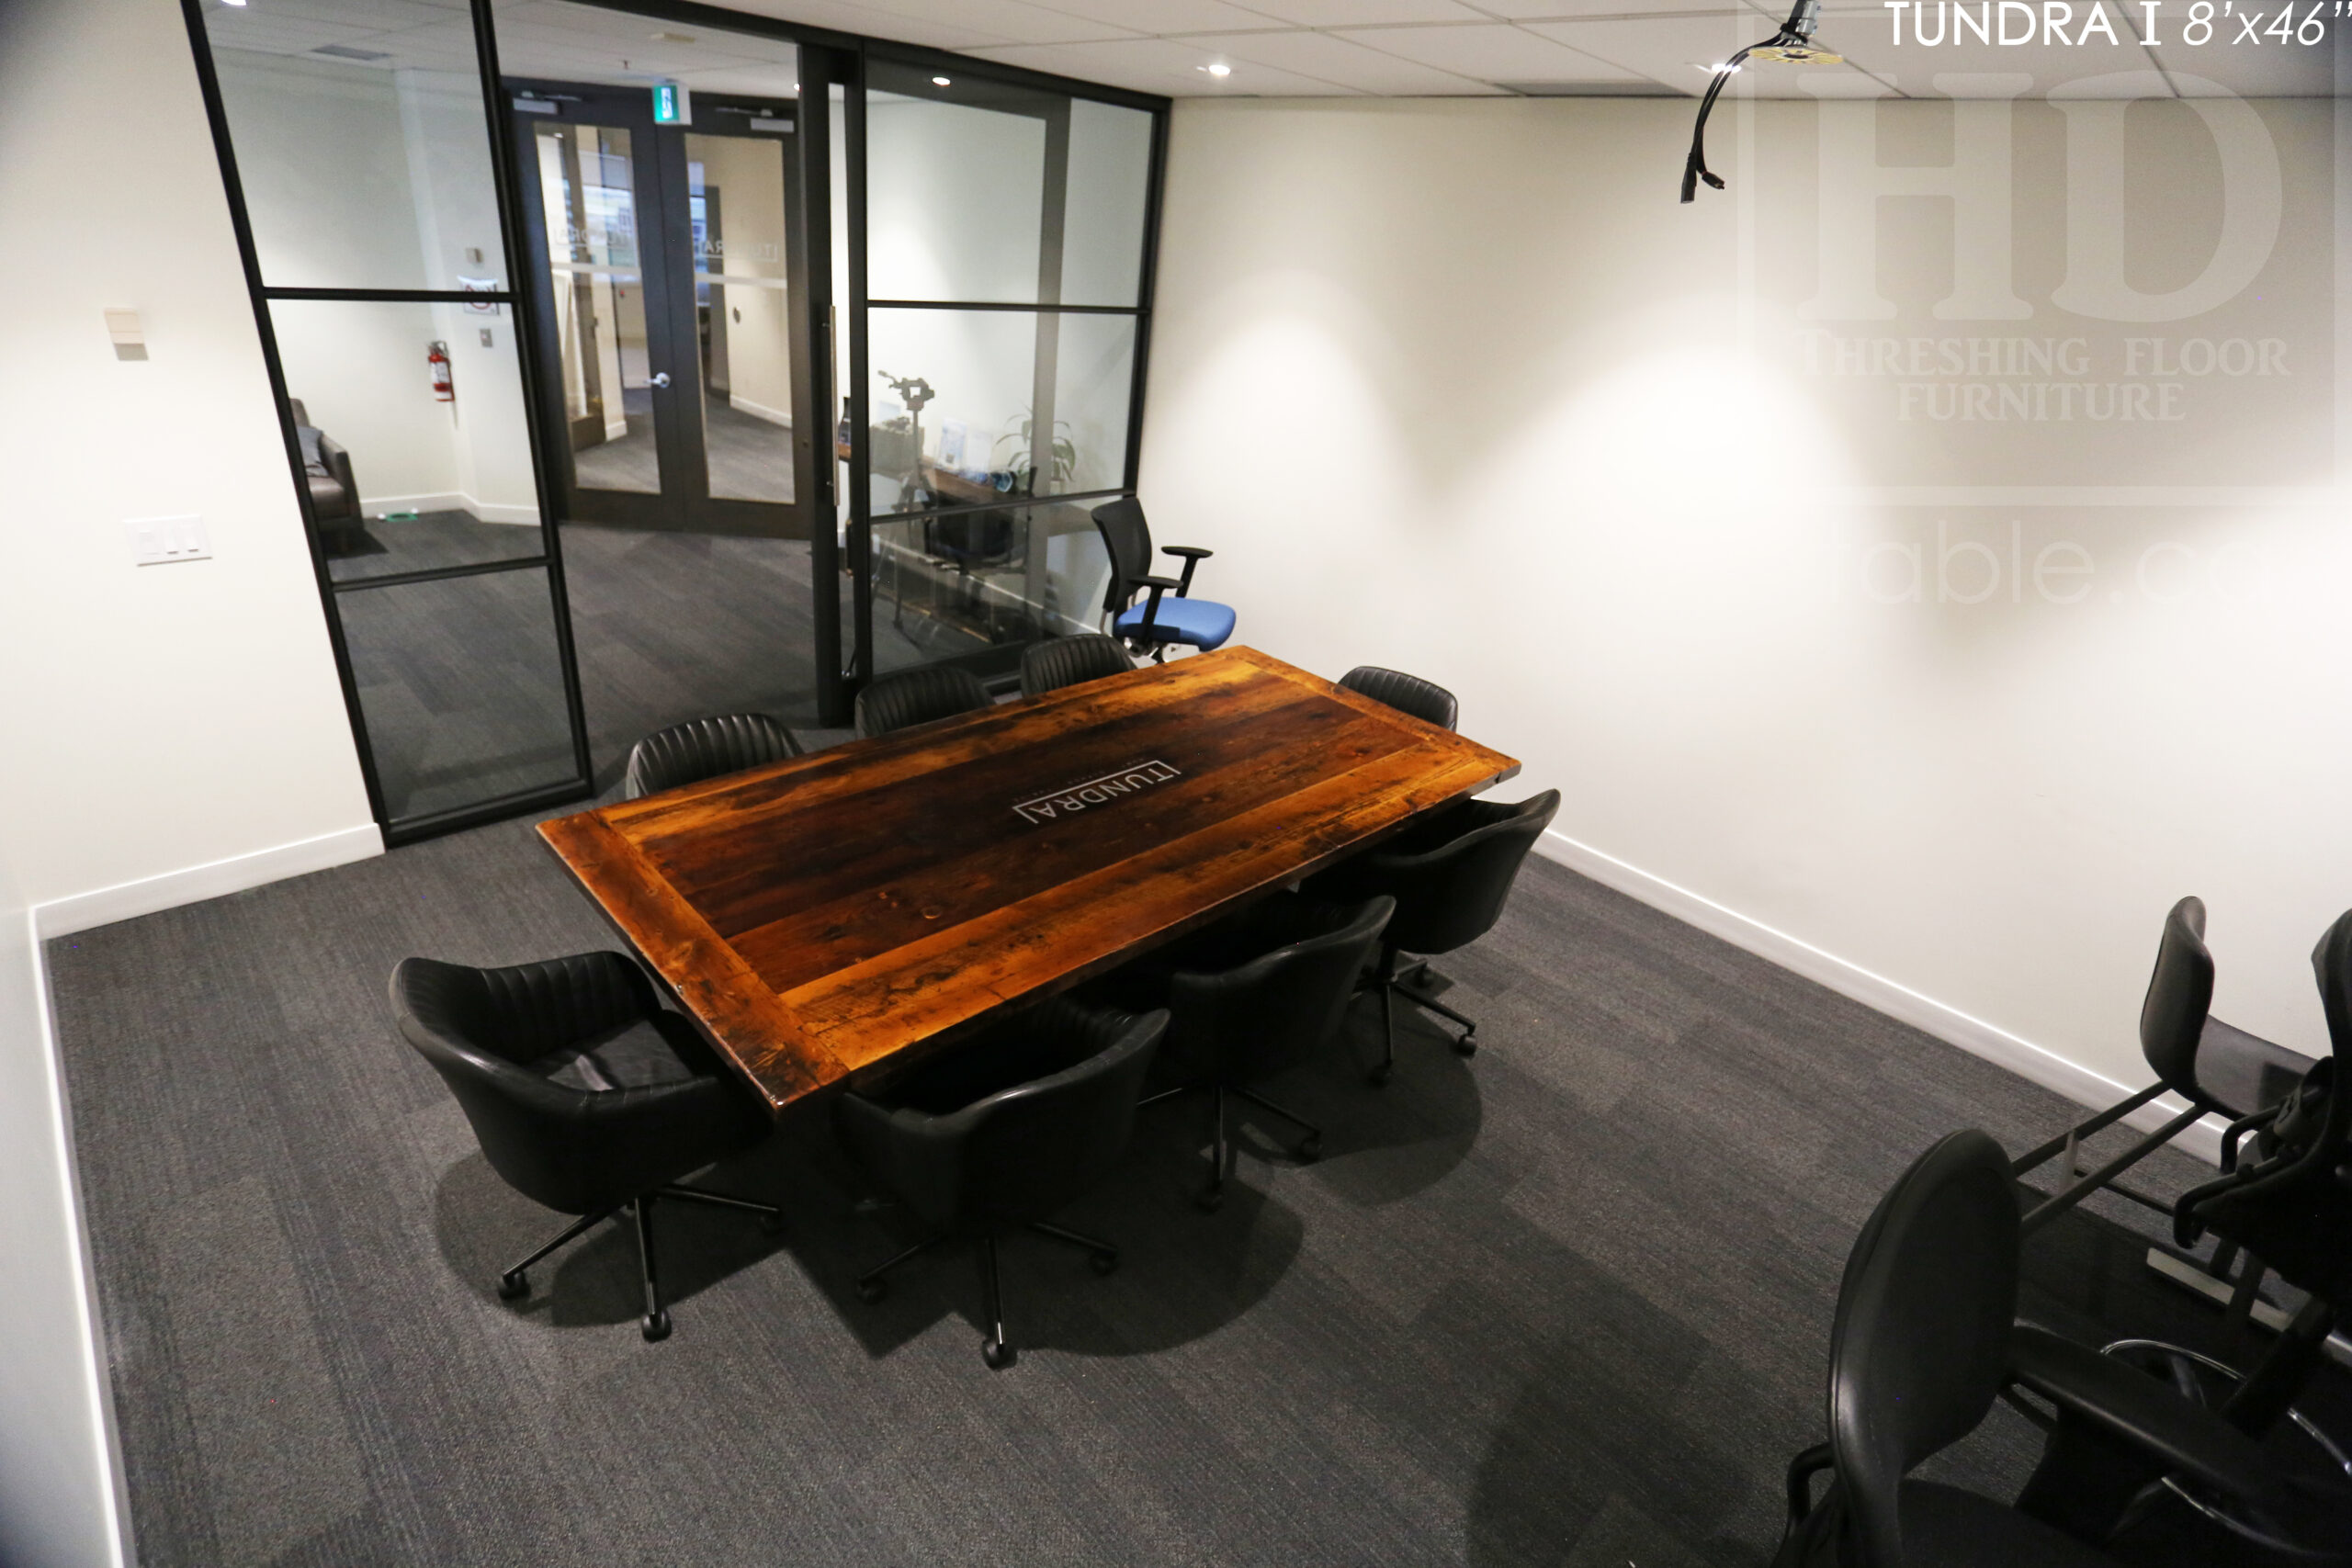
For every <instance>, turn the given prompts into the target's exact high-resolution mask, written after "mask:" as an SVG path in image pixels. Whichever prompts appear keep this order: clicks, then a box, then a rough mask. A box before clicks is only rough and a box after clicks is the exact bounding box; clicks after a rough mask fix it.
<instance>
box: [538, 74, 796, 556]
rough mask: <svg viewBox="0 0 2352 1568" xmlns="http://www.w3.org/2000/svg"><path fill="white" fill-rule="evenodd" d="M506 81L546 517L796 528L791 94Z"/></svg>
mask: <svg viewBox="0 0 2352 1568" xmlns="http://www.w3.org/2000/svg"><path fill="white" fill-rule="evenodd" d="M507 87H508V90H509V95H510V96H509V103H510V107H511V110H512V124H513V134H514V136H515V142H516V146H517V151H518V158H517V162H518V164H520V166H521V168H522V170H523V172H524V175H525V181H526V200H525V202H524V209H525V226H526V231H527V242H528V245H529V250H530V254H531V257H532V265H533V270H534V272H535V274H536V276H535V277H534V279H533V282H534V285H535V288H534V295H535V299H536V302H537V310H538V312H539V317H540V320H541V322H542V331H541V333H540V334H539V335H540V338H541V343H542V349H541V355H542V364H541V372H542V378H543V382H544V385H545V387H546V389H547V392H546V395H547V397H548V399H549V400H550V401H551V402H553V403H555V404H557V405H558V406H557V407H555V408H553V409H551V410H550V411H549V418H548V424H549V426H550V427H551V428H560V430H561V431H562V432H563V433H564V442H563V448H562V450H561V452H560V453H559V455H558V457H559V460H558V463H557V465H556V467H557V468H558V472H557V474H556V475H555V479H556V482H557V490H558V493H559V496H560V502H559V504H560V508H561V511H562V514H563V517H564V519H565V520H566V521H571V522H582V523H609V524H617V525H623V526H628V527H639V528H659V529H669V530H682V531H685V532H691V533H705V534H729V535H759V536H767V537H775V538H792V539H805V538H807V537H808V536H809V523H808V516H809V509H808V508H807V507H806V506H804V505H802V504H801V503H800V499H799V494H798V492H799V490H800V488H801V486H800V484H799V482H798V479H797V469H798V468H799V467H800V466H801V465H803V464H804V463H806V462H809V461H810V460H812V458H811V456H810V454H809V451H808V447H809V443H808V442H807V441H806V440H804V439H801V438H800V437H799V436H798V435H797V434H796V433H797V432H808V431H809V429H810V428H811V423H812V422H810V421H809V420H807V419H805V418H803V417H801V415H800V413H799V409H800V406H801V403H802V401H803V395H802V389H805V387H806V385H807V376H808V369H807V355H808V341H807V340H808V328H807V315H808V312H807V310H806V309H805V306H804V302H803V299H802V295H803V289H802V288H801V285H800V269H799V267H798V265H797V255H798V251H799V247H798V246H797V244H796V243H794V235H795V231H796V230H797V228H798V226H799V224H798V218H797V207H798V200H799V162H800V160H799V149H798V147H797V142H796V141H795V129H796V128H795V118H796V110H797V105H796V104H795V103H794V102H793V101H792V100H790V99H784V100H782V101H775V100H765V101H763V100H755V99H725V98H707V97H696V98H695V99H694V100H693V112H694V115H695V121H696V123H695V125H694V126H693V127H692V128H684V127H672V126H656V125H655V124H654V123H653V120H652V114H651V107H650V96H649V95H648V94H646V93H644V92H642V91H632V90H629V89H625V88H614V87H611V86H604V85H592V84H584V83H565V82H545V81H516V80H513V79H510V80H509V81H508V83H507Z"/></svg>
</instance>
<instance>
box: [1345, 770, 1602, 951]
mask: <svg viewBox="0 0 2352 1568" xmlns="http://www.w3.org/2000/svg"><path fill="white" fill-rule="evenodd" d="M1559 809H1560V792H1559V791H1558V790H1556V789H1549V790H1545V791H1544V793H1543V794H1542V795H1531V796H1529V797H1528V798H1527V799H1525V800H1522V801H1520V802H1517V803H1516V804H1505V803H1502V802H1497V801H1485V800H1473V801H1468V802H1465V803H1464V804H1463V805H1461V806H1459V807H1454V808H1453V812H1452V814H1450V815H1449V817H1448V818H1447V820H1449V821H1450V822H1454V823H1458V824H1459V825H1460V830H1459V831H1457V832H1456V833H1455V834H1454V836H1453V838H1450V839H1448V840H1446V841H1445V842H1443V843H1442V844H1439V845H1437V846H1435V847H1434V848H1430V849H1422V850H1419V851H1412V852H1405V851H1398V852H1387V853H1384V852H1381V851H1379V850H1374V851H1372V852H1370V853H1369V854H1367V855H1365V856H1364V857H1363V858H1364V862H1365V871H1366V872H1367V873H1368V874H1369V880H1370V882H1371V883H1372V884H1373V885H1374V886H1377V887H1378V888H1379V889H1380V890H1381V891H1382V892H1384V893H1388V894H1391V895H1393V896H1394V897H1396V900H1397V913H1396V914H1395V916H1393V917H1392V918H1391V919H1390V920H1389V922H1388V932H1387V936H1388V940H1389V941H1390V942H1393V943H1395V944H1396V945H1397V947H1399V948H1402V949H1403V950H1404V951H1406V952H1408V953H1451V952H1453V950H1454V949H1455V948H1457V947H1462V946H1464V945H1466V944H1468V943H1470V942H1476V941H1477V940H1478V939H1479V938H1480V937H1482V936H1484V935H1486V934H1487V931H1491V930H1493V929H1494V924H1495V922H1496V921H1497V920H1498V919H1501V918H1502V912H1503V905H1504V904H1505V903H1506V902H1507V901H1508V900H1509V899H1510V889H1511V884H1512V883H1514V882H1515V881H1517V880H1518V877H1519V868H1520V867H1521V865H1522V864H1523V863H1525V862H1526V860H1527V852H1528V851H1530V850H1532V849H1533V848H1534V847H1535V840H1537V839H1538V838H1540V837H1542V836H1543V832H1544V829H1546V828H1548V827H1550V826H1551V825H1552V818H1553V816H1554V814H1555V813H1556V812H1557V811H1558V810H1559Z"/></svg>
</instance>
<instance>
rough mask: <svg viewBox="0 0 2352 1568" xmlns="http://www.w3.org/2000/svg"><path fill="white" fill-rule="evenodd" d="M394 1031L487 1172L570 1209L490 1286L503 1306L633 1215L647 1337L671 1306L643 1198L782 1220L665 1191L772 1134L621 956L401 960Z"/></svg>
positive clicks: (649, 1206)
mask: <svg viewBox="0 0 2352 1568" xmlns="http://www.w3.org/2000/svg"><path fill="white" fill-rule="evenodd" d="M391 996H392V1011H393V1015H394V1016H395V1017H396V1018H398V1020H399V1021H400V1028H401V1034H403V1035H405V1036H406V1037H407V1039H408V1043H410V1044H411V1045H413V1046H414V1047H415V1048H416V1051H417V1054H418V1055H421V1056H423V1057H424V1059H425V1060H426V1061H427V1062H429V1063H431V1064H432V1065H433V1070H434V1071H435V1072H437V1073H439V1074H440V1075H441V1077H442V1080H443V1081H444V1082H446V1083H447V1084H448V1086H449V1092H450V1093H452V1094H454V1095H456V1096H457V1097H458V1105H459V1107H460V1108H462V1109H463V1110H464V1111H465V1113H466V1120H467V1121H468V1122H471V1123H472V1124H473V1130H474V1136H475V1137H476V1138H477V1139H479V1140H480V1141H481V1152H482V1154H483V1156H485V1157H487V1158H488V1159H489V1161H490V1164H491V1168H492V1169H494V1170H496V1171H497V1172H498V1174H499V1175H500V1176H501V1177H503V1178H504V1179H505V1180H506V1183H507V1184H508V1185H509V1186H511V1187H513V1188H514V1189H515V1190H516V1191H518V1192H521V1193H522V1194H523V1195H524V1196H525V1197H526V1198H529V1199H531V1200H533V1201H537V1202H540V1203H544V1204H546V1205H547V1206H548V1208H550V1209H555V1210H558V1211H560V1212H561V1213H567V1214H577V1215H579V1216H580V1218H579V1220H578V1222H577V1223H575V1224H572V1225H571V1227H570V1228H569V1229H567V1230H566V1231H564V1233H563V1234H562V1235H559V1236H557V1237H556V1238H555V1239H554V1240H553V1241H551V1242H548V1244H547V1245H546V1246H545V1247H540V1248H539V1249H538V1250H537V1252H534V1253H532V1254H531V1255H530V1256H529V1257H528V1258H524V1259H523V1260H522V1261H521V1262H520V1263H517V1264H515V1266H514V1267H513V1268H511V1269H507V1270H506V1271H505V1272H504V1273H503V1274H502V1275H501V1276H500V1277H499V1281H498V1293H499V1294H500V1295H501V1296H503V1297H504V1298H505V1299H506V1300H508V1301H515V1300H519V1299H520V1298H521V1297H523V1296H524V1295H526V1294H528V1293H529V1292H530V1288H531V1284H530V1280H529V1277H528V1275H527V1274H526V1270H527V1269H529V1268H530V1267H531V1266H532V1265H533V1264H535V1263H537V1262H538V1261H539V1259H541V1258H545V1257H547V1256H548V1254H549V1253H551V1252H553V1251H554V1250H555V1249H556V1248H557V1247H561V1246H563V1245H564V1243H566V1242H568V1241H570V1240H571V1239H572V1238H573V1237H574V1236H576V1235H580V1234H581V1233H582V1232H583V1231H585V1230H587V1229H588V1228H589V1227H590V1226H591V1225H594V1224H596V1223H597V1222H598V1221H600V1220H605V1219H609V1218H611V1217H612V1216H613V1215H614V1214H616V1213H619V1212H620V1211H621V1210H623V1209H625V1208H630V1207H634V1209H635V1210H636V1217H637V1246H638V1258H639V1265H640V1271H641V1274H642V1277H643V1281H644V1286H645V1317H644V1319H643V1322H642V1323H641V1325H640V1327H641V1328H642V1330H643V1332H644V1335H645V1337H646V1338H648V1339H666V1338H668V1337H669V1335H670V1313H669V1309H668V1308H667V1307H665V1306H664V1305H663V1304H662V1291H661V1286H660V1283H659V1281H658V1279H657V1277H656V1274H655V1270H654V1256H653V1205H654V1201H655V1200H656V1199H657V1198H675V1199H681V1200H684V1201H691V1202H696V1203H707V1204H712V1205H715V1206H717V1207H719V1208H725V1209H738V1210H741V1211H743V1212H745V1213H752V1214H757V1215H758V1216H760V1218H761V1219H762V1220H763V1222H765V1223H766V1224H768V1225H769V1226H770V1227H771V1228H773V1227H777V1226H780V1225H781V1224H783V1221H784V1215H783V1213H782V1211H780V1210H778V1209H776V1208H775V1207H774V1206H773V1205H771V1204H767V1203H754V1202H751V1201H747V1200H745V1199H741V1198H730V1197H728V1196H727V1195H726V1194H724V1193H719V1192H705V1191H701V1190H696V1189H694V1188H690V1187H680V1186H678V1185H676V1182H677V1180H678V1179H679V1178H680V1177H683V1176H684V1175H686V1174H687V1173H688V1172H690V1171H695V1170H699V1169H701V1168H703V1167H704V1166H707V1165H709V1164H711V1163H712V1162H714V1161H716V1160H720V1159H724V1158H725V1157H727V1156H729V1155H732V1154H736V1153H739V1152H741V1150H744V1149H747V1148H750V1147H751V1146H752V1145H755V1144H757V1143H759V1142H760V1141H761V1140H762V1139H763V1138H765V1137H766V1136H767V1134H768V1132H769V1130H770V1128H771V1126H772V1125H773V1123H771V1122H770V1121H769V1119H768V1116H767V1113H766V1112H765V1111H763V1109H762V1108H761V1106H760V1105H759V1103H758V1101H757V1100H754V1099H753V1098H752V1093H751V1091H750V1090H749V1089H745V1088H743V1087H742V1086H741V1084H739V1083H737V1082H736V1081H735V1079H734V1078H733V1077H730V1076H729V1074H728V1072H727V1070H726V1068H725V1066H723V1065H722V1064H721V1063H719V1062H718V1059H717V1058H716V1056H715V1055H713V1054H712V1052H711V1050H710V1048H709V1047H708V1046H707V1045H705V1044H704V1043H703V1042H702V1038H701V1036H700V1035H698V1034H696V1033H695V1028H694V1025H693V1024H691V1023H689V1022H688V1021H686V1020H685V1019H684V1018H682V1017H680V1016H679V1015H678V1014H676V1013H673V1012H667V1011H664V1010H662V1005H661V1003H660V1002H659V1001H658V1000H657V999H656V998H655V997H654V993H653V985H652V982H651V981H650V980H648V979H647V978H646V976H645V972H644V971H643V970H641V969H639V967H638V966H637V965H636V964H634V963H633V962H631V961H630V960H629V959H628V958H625V957H623V956H622V955H621V954H619V953H575V954H573V955H572V956H571V957H569V958H552V959H548V960H547V961H545V962H543V963H538V964H515V965H513V966H511V967H508V968H503V969H475V968H470V967H469V966H467V965H465V964H444V963H441V962H438V961H437V960H435V959H430V958H408V959H403V960H401V964H400V966H399V967H398V968H396V969H394V970H393V971H392V979H391Z"/></svg>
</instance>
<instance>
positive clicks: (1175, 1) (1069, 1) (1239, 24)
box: [959, 0, 1278, 43]
mask: <svg viewBox="0 0 2352 1568" xmlns="http://www.w3.org/2000/svg"><path fill="white" fill-rule="evenodd" d="M959 3H960V0H959ZM1038 4H1040V5H1044V6H1052V7H1053V8H1054V9H1055V10H1057V11H1065V12H1068V13H1069V15H1070V16H1073V17H1080V18H1082V19H1084V20H1085V21H1086V22H1088V23H1090V24H1091V25H1092V28H1093V30H1092V31H1091V32H1090V33H1088V34H1087V35H1086V36H1087V37H1089V38H1115V37H1119V36H1121V35H1124V34H1129V33H1133V34H1138V35H1152V36H1157V37H1165V36H1166V35H1169V34H1171V33H1229V32H1239V31H1242V30H1244V29H1249V28H1271V27H1274V26H1277V25H1278V24H1276V23H1274V22H1272V21H1271V20H1269V19H1268V18H1266V17H1261V16H1260V15H1258V13H1256V12H1255V11H1245V10H1243V9H1242V8H1241V7H1240V6H1232V5H1227V3H1226V0H1038ZM1023 41H1035V42H1038V43H1057V42H1061V41H1063V40H1061V39H1035V40H1023Z"/></svg>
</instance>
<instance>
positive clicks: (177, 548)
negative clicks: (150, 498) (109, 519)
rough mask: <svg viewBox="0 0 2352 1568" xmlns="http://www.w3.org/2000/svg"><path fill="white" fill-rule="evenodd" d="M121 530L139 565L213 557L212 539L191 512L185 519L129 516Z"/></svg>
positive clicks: (197, 517)
mask: <svg viewBox="0 0 2352 1568" xmlns="http://www.w3.org/2000/svg"><path fill="white" fill-rule="evenodd" d="M122 527H123V532H124V533H126V534H128V535H130V553H131V556H132V557H133V558H135V559H136V560H137V561H138V562H139V564H140V565H141V566H162V565H164V564H165V563H166V562H169V561H175V560H209V559H211V558H212V537H211V536H210V535H209V534H208V533H206V532H205V528H204V519H203V518H202V517H200V516H198V515H197V514H195V513H189V514H188V515H187V516H185V517H129V518H125V519H124V520H123V525H122Z"/></svg>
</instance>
